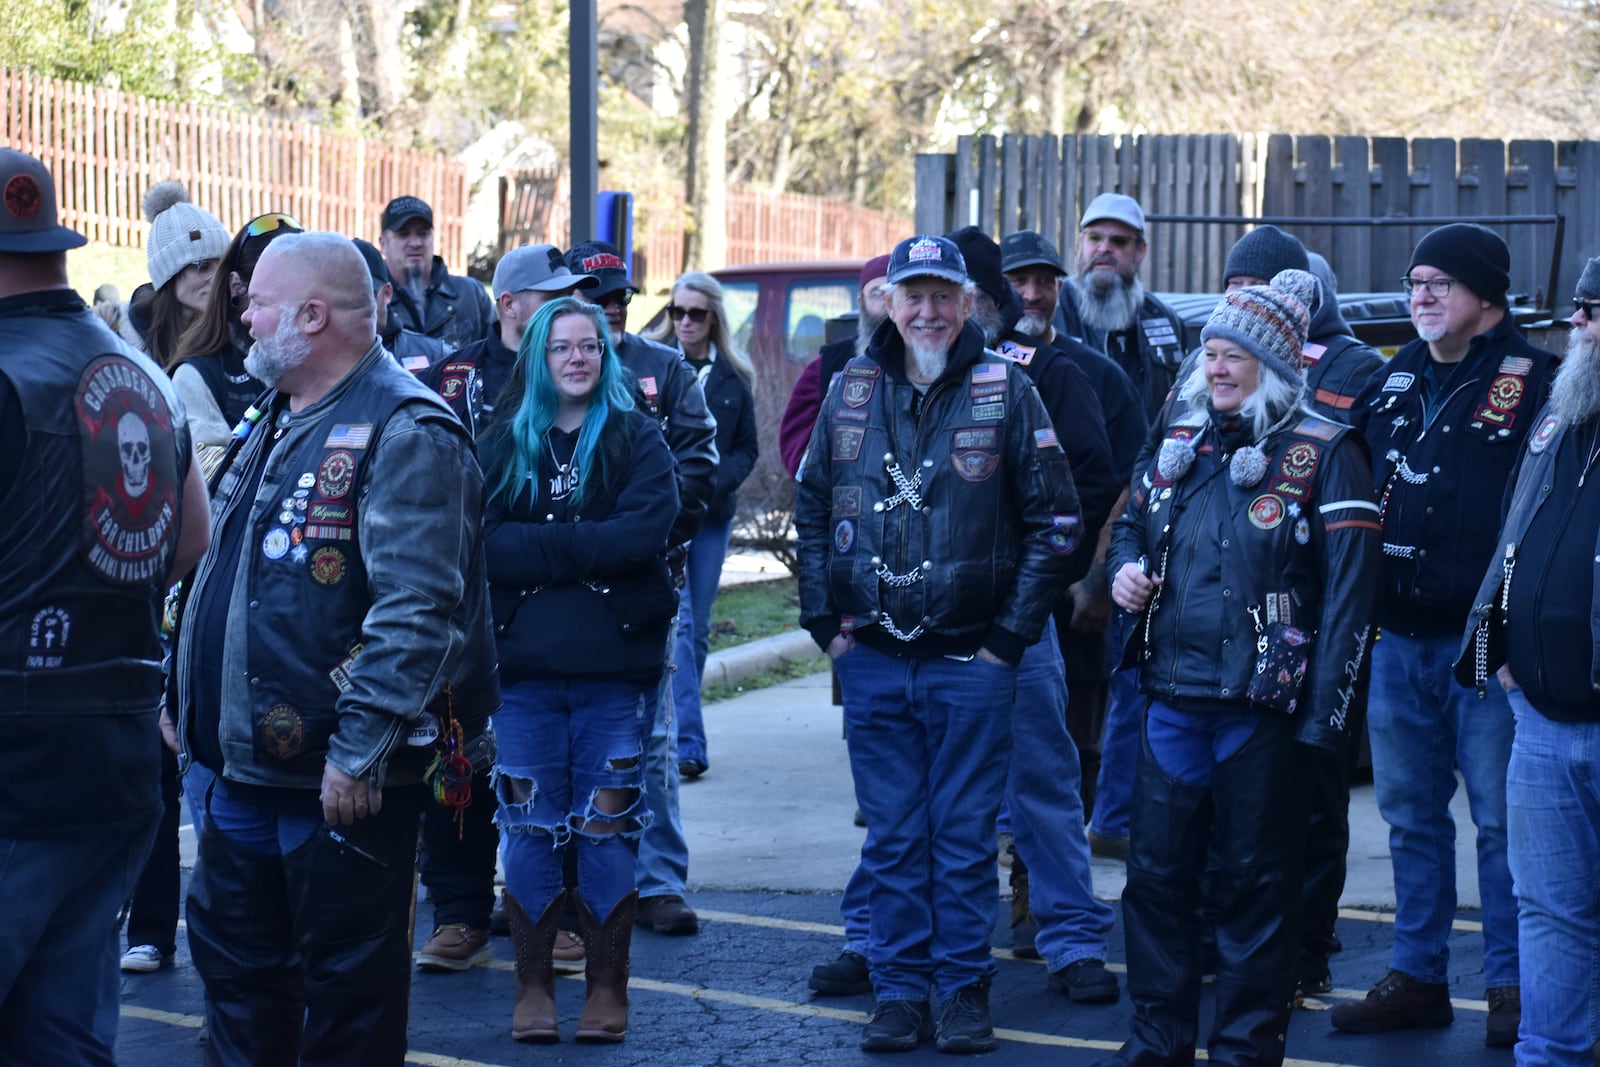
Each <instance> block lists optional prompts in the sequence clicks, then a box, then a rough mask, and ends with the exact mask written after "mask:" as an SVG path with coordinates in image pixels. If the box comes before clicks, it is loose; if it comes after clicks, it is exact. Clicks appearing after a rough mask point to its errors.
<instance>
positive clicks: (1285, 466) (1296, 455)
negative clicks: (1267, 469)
mask: <svg viewBox="0 0 1600 1067" xmlns="http://www.w3.org/2000/svg"><path fill="white" fill-rule="evenodd" d="M1317 455H1318V453H1317V446H1316V445H1314V444H1312V443H1310V442H1309V441H1296V442H1295V443H1294V444H1292V445H1290V446H1289V447H1288V448H1286V449H1284V452H1283V458H1282V459H1281V460H1279V464H1278V473H1279V474H1281V475H1282V476H1283V477H1285V478H1297V479H1306V478H1310V477H1311V473H1312V472H1313V471H1315V470H1316V469H1317Z"/></svg>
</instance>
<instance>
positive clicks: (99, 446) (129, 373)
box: [74, 355, 179, 586]
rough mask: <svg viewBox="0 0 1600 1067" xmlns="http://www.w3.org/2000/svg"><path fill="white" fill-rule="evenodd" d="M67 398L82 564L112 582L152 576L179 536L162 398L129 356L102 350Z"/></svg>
mask: <svg viewBox="0 0 1600 1067" xmlns="http://www.w3.org/2000/svg"><path fill="white" fill-rule="evenodd" d="M74 404H75V414H76V416H77V420H78V435H79V440H80V455H81V456H82V461H83V485H84V493H85V497H86V499H87V504H88V506H87V510H86V512H85V514H84V519H83V540H82V544H83V546H84V549H83V552H84V562H85V563H87V564H88V566H89V569H90V570H92V571H94V572H95V574H97V575H98V576H100V577H101V578H103V579H105V580H106V581H108V582H110V583H112V584H113V585H121V586H130V585H144V584H147V583H149V582H159V581H161V580H162V579H163V578H165V576H166V569H167V564H168V562H169V561H170V558H171V549H172V547H173V545H174V544H175V543H176V540H177V536H178V531H177V525H176V524H177V518H178V488H179V481H178V456H177V450H176V449H174V448H173V447H172V418H171V411H170V409H169V408H168V407H167V401H166V398H165V397H164V396H162V394H161V392H160V390H158V389H157V388H156V385H155V383H154V382H153V381H151V380H150V377H149V376H148V375H147V374H145V372H144V371H143V370H141V369H140V368H139V367H138V366H137V365H136V364H134V363H133V362H132V361H131V360H129V359H127V358H125V357H123V356H119V355H106V356H100V357H98V358H96V359H94V360H91V361H90V362H89V365H88V367H86V368H85V369H84V372H83V376H82V377H81V378H79V379H78V391H77V395H76V397H75V398H74Z"/></svg>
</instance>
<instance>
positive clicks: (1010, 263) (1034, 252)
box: [1000, 230, 1067, 274]
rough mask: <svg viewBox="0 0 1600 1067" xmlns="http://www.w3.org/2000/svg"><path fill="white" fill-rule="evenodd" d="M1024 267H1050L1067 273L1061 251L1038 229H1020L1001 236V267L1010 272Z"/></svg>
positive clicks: (1058, 272)
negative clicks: (1062, 262)
mask: <svg viewBox="0 0 1600 1067" xmlns="http://www.w3.org/2000/svg"><path fill="white" fill-rule="evenodd" d="M1023 267H1049V268H1050V269H1051V270H1053V271H1055V272H1056V273H1057V274H1065V273H1067V268H1065V267H1063V266H1062V265H1061V253H1060V252H1057V251H1056V246H1055V245H1053V244H1051V243H1050V242H1049V240H1047V239H1046V238H1045V235H1044V234H1042V233H1039V232H1038V231H1037V230H1018V231H1017V232H1016V233H1008V234H1006V235H1005V236H1004V237H1002V238H1000V269H1001V270H1002V271H1007V272H1010V271H1014V270H1021V269H1022V268H1023Z"/></svg>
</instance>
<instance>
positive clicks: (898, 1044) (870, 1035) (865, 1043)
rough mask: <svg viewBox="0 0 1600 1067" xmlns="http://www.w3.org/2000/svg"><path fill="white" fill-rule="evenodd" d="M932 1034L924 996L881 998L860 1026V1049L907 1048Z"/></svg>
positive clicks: (911, 1047)
mask: <svg viewBox="0 0 1600 1067" xmlns="http://www.w3.org/2000/svg"><path fill="white" fill-rule="evenodd" d="M932 1038H933V1012H932V1011H930V1010H929V1008H928V1002H927V1001H926V1000H880V1001H879V1002H878V1003H877V1006H876V1007H874V1008H873V1009H872V1018H870V1019H868V1020H867V1025H866V1026H865V1027H863V1028H862V1030H861V1051H863V1052H910V1051H911V1050H912V1049H914V1048H916V1047H917V1046H918V1045H920V1044H922V1042H924V1041H930V1040H932Z"/></svg>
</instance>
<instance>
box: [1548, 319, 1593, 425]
mask: <svg viewBox="0 0 1600 1067" xmlns="http://www.w3.org/2000/svg"><path fill="white" fill-rule="evenodd" d="M1550 407H1551V410H1553V411H1554V412H1555V413H1556V414H1558V415H1560V416H1561V418H1562V419H1563V420H1564V421H1566V422H1567V423H1569V424H1570V425H1573V426H1576V425H1577V424H1579V423H1582V422H1588V421H1589V420H1590V419H1592V418H1594V417H1595V415H1596V414H1600V341H1596V340H1595V339H1594V336H1593V335H1592V334H1590V333H1589V331H1588V330H1586V329H1584V330H1580V329H1578V328H1577V327H1573V330H1572V332H1571V333H1570V334H1569V335H1568V336H1567V353H1566V356H1565V357H1564V358H1563V359H1562V360H1561V365H1560V366H1559V367H1557V368H1556V380H1555V384H1554V385H1553V386H1551V388H1550Z"/></svg>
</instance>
